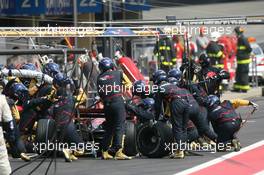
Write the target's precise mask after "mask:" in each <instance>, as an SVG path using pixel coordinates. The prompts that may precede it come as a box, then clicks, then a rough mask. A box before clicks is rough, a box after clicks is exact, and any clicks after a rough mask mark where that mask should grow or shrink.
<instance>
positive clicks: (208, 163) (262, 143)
mask: <svg viewBox="0 0 264 175" xmlns="http://www.w3.org/2000/svg"><path fill="white" fill-rule="evenodd" d="M262 145H264V140H261V141H259V142H256V143H254V144H252V145H249V146H247V147H245V148H242V149H241V150H240V151H239V152H232V153H229V154H225V155H223V156H221V157H219V158H216V159H213V160H210V161H209V162H205V163H203V164H200V165H197V166H195V167H193V168H190V169H187V170H184V171H181V172H179V173H175V174H173V175H188V174H191V173H194V172H196V171H198V170H201V169H204V168H207V167H209V166H211V165H215V164H217V163H220V162H223V161H225V160H227V159H229V158H231V157H234V156H237V155H240V154H242V153H244V152H247V151H250V150H252V149H255V148H257V147H259V146H262ZM260 173H262V174H257V175H264V171H261V172H260Z"/></svg>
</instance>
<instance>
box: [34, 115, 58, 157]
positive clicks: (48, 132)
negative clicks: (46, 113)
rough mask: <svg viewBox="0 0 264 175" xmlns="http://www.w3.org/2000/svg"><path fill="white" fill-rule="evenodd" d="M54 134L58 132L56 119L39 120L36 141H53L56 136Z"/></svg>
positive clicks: (40, 142) (39, 142)
mask: <svg viewBox="0 0 264 175" xmlns="http://www.w3.org/2000/svg"><path fill="white" fill-rule="evenodd" d="M54 134H56V128H55V121H54V120H53V119H40V120H39V121H38V125H37V132H36V142H37V143H38V144H43V143H46V144H47V143H48V142H53V140H52V139H53V138H55V137H54V136H55V135H54ZM46 146H47V145H46ZM37 152H38V151H37ZM38 153H40V152H38Z"/></svg>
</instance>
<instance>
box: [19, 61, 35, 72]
mask: <svg viewBox="0 0 264 175" xmlns="http://www.w3.org/2000/svg"><path fill="white" fill-rule="evenodd" d="M20 69H25V70H33V71H36V70H37V67H36V66H35V64H32V63H26V64H23V65H22V66H21V67H20Z"/></svg>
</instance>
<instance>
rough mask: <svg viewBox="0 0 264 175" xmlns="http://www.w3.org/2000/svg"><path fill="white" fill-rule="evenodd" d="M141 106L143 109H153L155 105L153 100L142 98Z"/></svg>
mask: <svg viewBox="0 0 264 175" xmlns="http://www.w3.org/2000/svg"><path fill="white" fill-rule="evenodd" d="M142 104H143V106H144V107H145V108H148V109H150V108H153V107H154V104H155V100H154V99H153V98H144V99H142Z"/></svg>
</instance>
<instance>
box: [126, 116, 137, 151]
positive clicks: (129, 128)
mask: <svg viewBox="0 0 264 175" xmlns="http://www.w3.org/2000/svg"><path fill="white" fill-rule="evenodd" d="M136 137H137V126H136V124H135V123H134V122H132V121H127V122H126V128H125V141H124V153H125V154H126V155H128V156H135V155H137V153H138V151H137V144H136Z"/></svg>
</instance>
